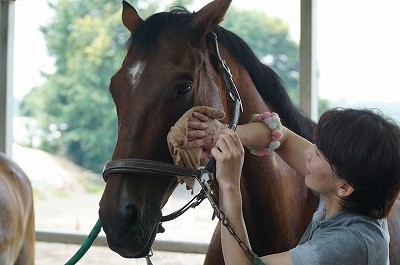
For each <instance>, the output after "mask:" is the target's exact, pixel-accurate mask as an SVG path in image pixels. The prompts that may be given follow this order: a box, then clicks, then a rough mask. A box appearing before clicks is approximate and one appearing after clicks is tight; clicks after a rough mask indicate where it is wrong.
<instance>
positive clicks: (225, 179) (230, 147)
mask: <svg viewBox="0 0 400 265" xmlns="http://www.w3.org/2000/svg"><path fill="white" fill-rule="evenodd" d="M211 153H212V155H213V156H214V158H215V160H216V162H217V171H216V178H217V181H218V184H219V187H220V192H223V190H224V189H225V188H228V189H231V188H234V189H239V188H240V176H241V173H242V167H243V160H244V149H243V145H242V143H241V142H240V139H239V136H238V135H237V134H236V133H235V132H234V131H232V130H231V129H223V130H222V133H221V134H220V135H219V136H218V140H217V142H216V145H215V147H213V148H212V149H211Z"/></svg>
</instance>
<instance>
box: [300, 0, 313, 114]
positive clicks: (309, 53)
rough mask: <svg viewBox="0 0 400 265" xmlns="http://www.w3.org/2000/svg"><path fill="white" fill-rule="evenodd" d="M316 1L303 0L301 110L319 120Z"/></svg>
mask: <svg viewBox="0 0 400 265" xmlns="http://www.w3.org/2000/svg"><path fill="white" fill-rule="evenodd" d="M315 12H316V0H301V33H300V82H299V83H300V87H299V94H300V108H301V109H302V110H303V111H304V112H305V113H306V114H307V115H309V116H310V117H311V119H313V120H317V119H318V96H317V95H318V93H317V75H316V73H317V62H316V61H317V59H316V35H315V34H316V15H315Z"/></svg>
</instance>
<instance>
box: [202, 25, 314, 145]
mask: <svg viewBox="0 0 400 265" xmlns="http://www.w3.org/2000/svg"><path fill="white" fill-rule="evenodd" d="M214 32H215V33H216V34H217V36H218V42H219V43H220V44H221V45H223V46H225V47H226V48H227V49H228V50H229V51H230V52H231V53H232V55H233V56H234V57H235V58H236V59H237V60H238V61H239V62H240V63H241V64H242V65H243V66H244V67H245V68H246V69H247V71H248V73H249V75H250V77H251V79H252V80H253V83H254V85H255V86H256V88H257V91H258V92H259V93H260V95H261V97H262V98H263V100H264V102H265V103H267V104H268V106H269V107H270V109H271V110H272V111H275V112H277V113H279V116H280V117H281V119H282V121H283V123H284V124H285V126H287V127H288V128H290V129H291V130H292V131H294V132H295V133H297V134H299V135H301V136H303V137H305V138H306V139H308V140H310V141H311V140H312V136H313V131H314V127H315V123H314V122H313V121H312V120H311V119H310V118H308V117H307V115H305V113H304V112H302V111H301V110H300V109H299V108H297V107H296V106H295V105H294V104H293V102H292V101H291V99H290V97H289V95H288V93H287V92H286V89H285V87H284V84H283V81H282V79H281V78H280V77H279V76H278V75H277V74H276V72H275V71H274V70H272V69H271V68H270V67H269V66H267V65H265V64H263V63H262V62H261V61H260V60H259V59H258V57H257V56H256V55H255V54H254V52H253V51H252V50H251V48H250V47H249V46H248V45H247V43H246V42H245V41H244V40H243V39H241V38H240V37H239V36H237V35H236V34H234V33H233V32H231V31H229V30H227V29H224V28H222V27H217V28H216V29H214ZM208 38H209V42H210V43H212V42H211V41H212V40H211V38H212V36H209V37H208ZM210 45H212V44H210Z"/></svg>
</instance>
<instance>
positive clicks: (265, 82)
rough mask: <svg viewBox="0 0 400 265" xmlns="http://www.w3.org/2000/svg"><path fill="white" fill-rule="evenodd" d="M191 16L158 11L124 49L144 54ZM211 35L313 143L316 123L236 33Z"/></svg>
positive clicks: (220, 31)
mask: <svg viewBox="0 0 400 265" xmlns="http://www.w3.org/2000/svg"><path fill="white" fill-rule="evenodd" d="M193 14H194V13H190V12H189V11H188V10H187V9H186V8H184V7H182V6H174V7H173V8H171V11H170V12H160V13H157V14H154V15H152V16H150V17H148V18H147V19H146V20H145V23H141V24H140V25H139V26H138V27H137V28H136V30H135V32H134V33H133V34H132V35H131V37H130V38H129V40H128V42H127V48H130V47H132V46H136V47H137V49H135V50H136V51H137V52H138V51H140V52H141V54H147V53H149V52H152V51H153V49H155V47H156V44H157V42H158V39H159V37H160V34H161V32H163V31H165V30H168V32H169V34H176V37H179V35H178V34H179V32H181V30H182V25H186V24H187V22H188V21H189V20H190V18H191V17H192V16H193ZM214 32H215V33H216V34H217V36H218V40H219V43H220V44H222V45H223V46H225V47H226V48H227V49H228V50H229V51H230V52H231V53H232V55H233V56H234V57H235V58H236V59H237V60H238V61H239V62H240V63H241V64H242V65H243V66H244V67H245V68H246V69H247V71H248V73H249V74H250V77H251V79H252V80H253V83H254V84H255V86H256V88H257V90H258V92H259V93H260V95H261V97H262V98H263V100H264V101H265V103H267V104H268V106H269V107H270V109H271V110H273V111H275V112H277V113H279V115H280V117H281V119H282V121H283V123H284V124H285V125H286V126H287V127H288V128H290V129H291V130H293V131H294V132H296V133H297V134H300V135H301V136H303V137H305V138H306V139H308V140H310V141H311V140H312V134H313V131H314V127H315V123H314V122H313V121H312V120H310V119H309V118H308V117H307V116H306V115H305V114H304V113H303V112H302V111H301V110H300V109H298V108H297V107H296V106H295V105H294V104H293V102H292V101H291V100H290V97H289V95H288V93H287V92H286V90H285V88H284V85H283V82H282V80H281V78H280V77H279V76H278V75H277V74H276V73H275V72H274V70H272V69H271V68H270V67H269V66H267V65H265V64H263V63H262V62H261V61H260V60H259V59H258V58H257V56H256V55H255V54H254V52H253V51H252V50H251V48H250V47H249V46H248V45H247V44H246V42H245V41H244V40H243V39H241V38H240V37H239V36H237V35H236V34H234V33H232V32H231V31H229V30H226V29H224V28H222V27H219V26H218V27H217V28H215V29H214ZM212 38H213V37H212V36H211V34H208V35H207V38H206V41H207V46H208V47H209V48H211V45H213V44H212V43H213V40H212Z"/></svg>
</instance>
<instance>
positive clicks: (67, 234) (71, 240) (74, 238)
mask: <svg viewBox="0 0 400 265" xmlns="http://www.w3.org/2000/svg"><path fill="white" fill-rule="evenodd" d="M87 236H88V235H87V234H85V233H81V232H74V231H60V230H51V229H39V230H36V241H40V242H48V243H61V244H75V245H82V243H83V242H84V241H85V240H86V238H87ZM93 246H100V247H108V244H107V239H106V236H105V235H104V233H100V234H99V235H98V236H97V238H96V240H95V241H94V242H93ZM207 249H208V243H196V242H180V241H170V240H158V239H156V240H155V242H154V245H153V250H154V251H166V252H179V253H191V254H206V252H207Z"/></svg>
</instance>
